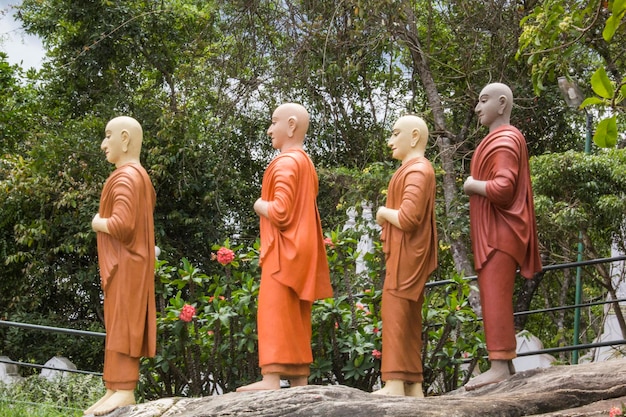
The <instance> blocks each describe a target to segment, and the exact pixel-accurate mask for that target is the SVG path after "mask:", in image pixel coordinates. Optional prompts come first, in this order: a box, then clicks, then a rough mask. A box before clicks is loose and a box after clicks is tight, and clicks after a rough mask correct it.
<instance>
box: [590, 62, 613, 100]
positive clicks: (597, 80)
mask: <svg viewBox="0 0 626 417" xmlns="http://www.w3.org/2000/svg"><path fill="white" fill-rule="evenodd" d="M591 88H592V89H593V91H594V93H596V94H597V95H599V96H600V97H604V98H612V97H613V92H614V91H615V90H614V88H613V83H612V82H611V80H610V79H609V77H608V75H607V74H606V70H605V69H604V67H600V68H598V69H597V70H596V72H594V73H593V75H592V76H591Z"/></svg>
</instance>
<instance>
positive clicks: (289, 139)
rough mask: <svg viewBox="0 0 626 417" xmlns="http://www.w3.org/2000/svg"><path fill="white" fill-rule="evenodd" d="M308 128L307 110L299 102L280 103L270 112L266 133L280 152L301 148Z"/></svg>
mask: <svg viewBox="0 0 626 417" xmlns="http://www.w3.org/2000/svg"><path fill="white" fill-rule="evenodd" d="M307 130H309V112H307V110H306V109H305V108H304V107H303V106H302V105H300V104H297V103H285V104H281V105H280V106H278V107H277V108H276V110H274V113H272V124H271V125H270V127H269V128H268V129H267V134H268V135H269V136H270V137H271V138H272V146H273V147H274V148H275V149H278V150H280V151H281V152H282V151H284V150H286V149H291V148H301V147H302V145H303V143H304V138H305V137H306V132H307Z"/></svg>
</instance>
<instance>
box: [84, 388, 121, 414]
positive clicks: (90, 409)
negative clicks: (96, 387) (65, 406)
mask: <svg viewBox="0 0 626 417" xmlns="http://www.w3.org/2000/svg"><path fill="white" fill-rule="evenodd" d="M113 394H115V391H113V390H111V389H107V392H106V393H105V394H104V396H103V397H102V398H100V399H99V400H98V401H96V403H95V404H93V405H92V406H91V407H89V408H88V409H86V410H85V411H83V414H84V415H86V416H88V415H89V414H93V410H95V409H96V408H97V407H98V406H99V405H100V404H102V403H103V402H105V401H106V400H108V399H109V397H110V396H111V395H113Z"/></svg>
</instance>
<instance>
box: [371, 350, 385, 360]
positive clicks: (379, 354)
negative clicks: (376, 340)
mask: <svg viewBox="0 0 626 417" xmlns="http://www.w3.org/2000/svg"><path fill="white" fill-rule="evenodd" d="M372 356H373V357H374V358H375V359H380V358H382V357H383V353H382V352H381V351H380V350H378V349H374V350H372Z"/></svg>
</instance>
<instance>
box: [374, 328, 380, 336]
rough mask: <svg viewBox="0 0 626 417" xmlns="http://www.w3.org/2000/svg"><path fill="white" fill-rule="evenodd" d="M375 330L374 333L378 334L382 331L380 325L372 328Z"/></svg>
mask: <svg viewBox="0 0 626 417" xmlns="http://www.w3.org/2000/svg"><path fill="white" fill-rule="evenodd" d="M372 331H373V332H374V334H378V332H379V331H380V329H379V328H378V327H374V329H373V330H372Z"/></svg>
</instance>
